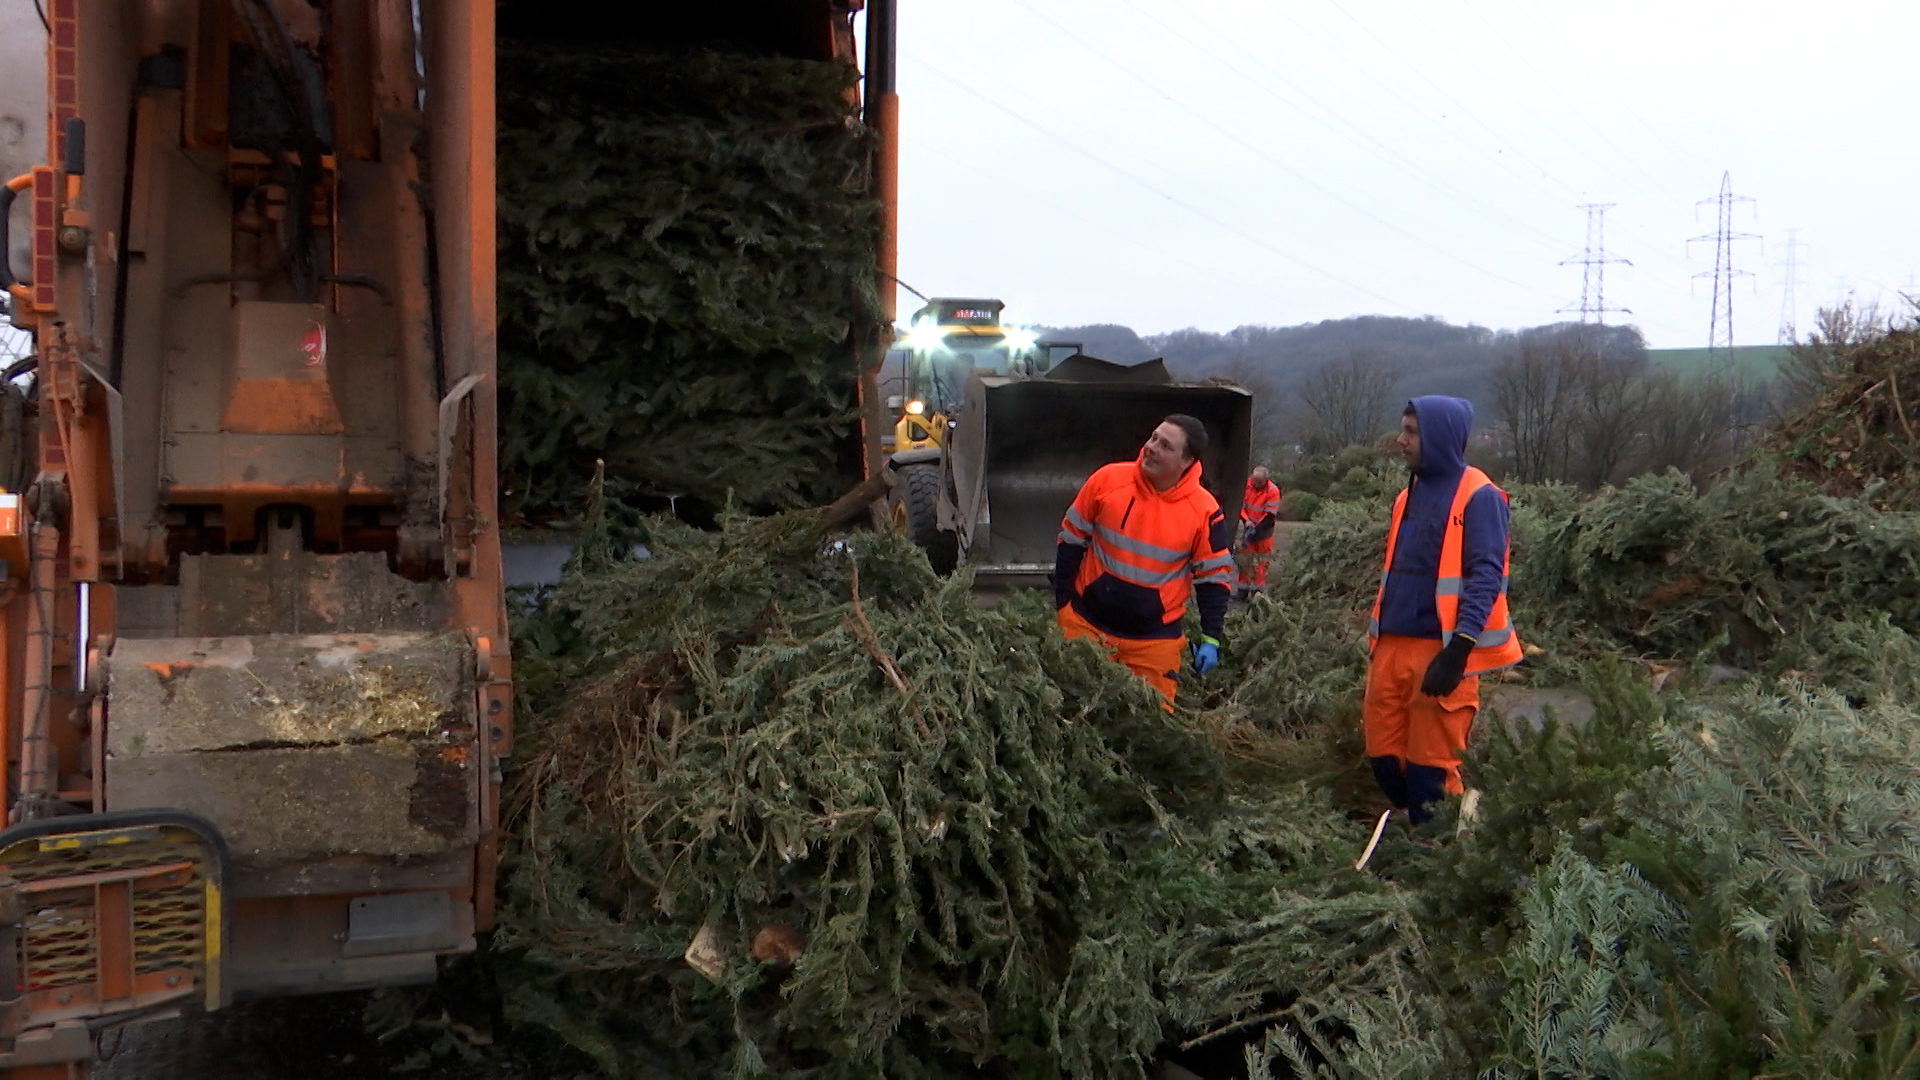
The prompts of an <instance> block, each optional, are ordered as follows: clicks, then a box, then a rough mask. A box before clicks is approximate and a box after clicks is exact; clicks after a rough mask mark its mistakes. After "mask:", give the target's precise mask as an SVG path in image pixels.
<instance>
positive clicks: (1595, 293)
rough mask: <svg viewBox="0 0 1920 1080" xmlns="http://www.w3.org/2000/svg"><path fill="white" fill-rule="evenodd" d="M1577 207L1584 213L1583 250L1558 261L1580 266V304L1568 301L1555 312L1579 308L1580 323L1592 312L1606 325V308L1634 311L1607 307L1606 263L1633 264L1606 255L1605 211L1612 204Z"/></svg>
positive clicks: (1621, 312)
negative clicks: (1584, 244)
mask: <svg viewBox="0 0 1920 1080" xmlns="http://www.w3.org/2000/svg"><path fill="white" fill-rule="evenodd" d="M1580 209H1582V210H1585V211H1586V212H1587V246H1586V249H1585V250H1584V251H1582V252H1581V253H1580V254H1579V255H1576V256H1574V257H1573V258H1571V259H1562V260H1560V265H1561V266H1579V267H1581V272H1580V304H1579V306H1578V307H1575V306H1574V305H1571V304H1569V305H1568V306H1566V307H1563V308H1561V309H1560V310H1559V311H1557V312H1555V313H1554V314H1556V315H1560V314H1565V313H1567V312H1570V311H1578V312H1579V313H1580V321H1581V322H1586V321H1587V316H1589V315H1591V316H1593V321H1594V322H1596V323H1598V324H1600V325H1601V326H1605V325H1606V323H1607V312H1609V311H1617V312H1619V313H1620V314H1622V315H1631V314H1633V309H1632V308H1624V307H1608V306H1607V264H1608V263H1623V264H1625V265H1627V266H1632V265H1633V263H1632V262H1630V261H1628V260H1626V259H1622V258H1619V257H1617V256H1616V257H1613V258H1609V257H1608V256H1607V211H1608V210H1611V209H1613V204H1612V203H1583V204H1581V206H1580Z"/></svg>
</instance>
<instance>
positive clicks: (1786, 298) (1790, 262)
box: [1774, 229, 1806, 345]
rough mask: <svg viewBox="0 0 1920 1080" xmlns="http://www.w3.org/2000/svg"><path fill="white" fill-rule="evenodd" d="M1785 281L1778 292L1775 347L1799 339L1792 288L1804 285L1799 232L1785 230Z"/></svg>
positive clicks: (1796, 307)
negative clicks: (1778, 306)
mask: <svg viewBox="0 0 1920 1080" xmlns="http://www.w3.org/2000/svg"><path fill="white" fill-rule="evenodd" d="M1786 271H1787V273H1786V279H1785V280H1784V281H1783V282H1781V292H1780V332H1779V333H1778V334H1777V335H1775V337H1774V343H1775V344H1777V345H1791V344H1793V343H1794V342H1795V341H1798V340H1799V338H1800V334H1799V328H1798V327H1796V326H1795V325H1794V321H1795V318H1794V317H1795V315H1796V314H1797V313H1798V310H1799V308H1798V305H1797V304H1795V303H1794V298H1793V287H1794V286H1795V285H1804V284H1806V282H1803V281H1801V280H1800V230H1799V229H1788V230H1787V262H1786Z"/></svg>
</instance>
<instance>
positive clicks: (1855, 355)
mask: <svg viewBox="0 0 1920 1080" xmlns="http://www.w3.org/2000/svg"><path fill="white" fill-rule="evenodd" d="M1795 348H1796V349H1797V350H1799V351H1800V352H1801V353H1802V354H1803V360H1804V361H1805V362H1804V363H1803V365H1802V366H1803V367H1806V368H1808V369H1810V371H1809V376H1808V381H1811V382H1813V383H1814V384H1815V386H1814V389H1816V390H1817V398H1816V400H1815V403H1814V404H1813V406H1812V407H1811V408H1809V409H1807V410H1806V411H1805V412H1803V413H1802V414H1801V415H1799V416H1797V417H1795V418H1794V419H1793V420H1791V421H1790V422H1788V423H1786V424H1784V425H1782V426H1781V429H1780V430H1779V431H1777V432H1775V433H1774V435H1773V437H1772V438H1771V439H1769V440H1768V447H1769V449H1770V450H1771V451H1773V453H1775V454H1776V455H1778V456H1779V457H1780V458H1781V459H1782V461H1783V462H1784V464H1785V465H1786V467H1787V468H1788V469H1789V470H1790V471H1792V472H1793V473H1794V474H1795V475H1798V476H1802V477H1805V478H1808V479H1810V480H1813V481H1814V482H1816V483H1818V484H1820V485H1821V487H1822V488H1823V489H1824V490H1827V491H1830V492H1833V493H1835V494H1843V495H1862V496H1864V497H1866V498H1868V499H1870V500H1871V501H1872V502H1874V504H1875V505H1879V506H1889V505H1911V504H1912V503H1913V502H1914V501H1915V499H1916V498H1920V327H1901V328H1895V329H1893V330H1892V331H1891V332H1889V333H1887V334H1885V335H1870V336H1869V339H1868V340H1866V341H1862V342H1860V343H1858V344H1854V345H1851V346H1845V347H1835V346H1832V345H1828V344H1823V343H1820V342H1818V341H1815V342H1814V343H1812V344H1804V345H1799V346H1796V347H1795Z"/></svg>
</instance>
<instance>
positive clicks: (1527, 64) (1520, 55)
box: [1460, 0, 1680, 194]
mask: <svg viewBox="0 0 1920 1080" xmlns="http://www.w3.org/2000/svg"><path fill="white" fill-rule="evenodd" d="M1460 3H1461V5H1462V6H1464V7H1465V8H1466V9H1467V10H1468V11H1471V12H1473V15H1474V17H1475V18H1477V19H1479V20H1480V22H1481V23H1482V24H1483V25H1484V26H1486V28H1487V32H1488V33H1490V34H1492V35H1493V37H1494V39H1495V40H1497V41H1499V42H1500V43H1501V44H1502V45H1504V46H1506V47H1507V51H1508V52H1510V53H1512V54H1513V59H1514V60H1515V61H1517V62H1518V63H1519V64H1520V66H1521V67H1523V68H1525V69H1527V71H1529V72H1531V73H1532V74H1533V77H1534V78H1536V79H1538V80H1540V84H1541V85H1542V86H1545V87H1546V88H1547V89H1548V90H1550V91H1552V93H1553V95H1554V96H1555V97H1557V98H1559V99H1560V101H1561V102H1562V103H1563V104H1565V105H1566V107H1567V110H1568V111H1569V112H1571V113H1573V115H1575V116H1577V117H1579V118H1580V121H1581V122H1582V123H1584V124H1586V125H1587V127H1589V128H1591V129H1592V130H1593V133H1594V134H1595V135H1597V136H1599V138H1600V140H1601V141H1602V142H1604V143H1606V144H1607V146H1608V147H1610V148H1611V149H1612V150H1613V152H1614V153H1615V154H1616V155H1618V157H1619V158H1620V159H1622V160H1626V161H1631V162H1633V163H1634V168H1635V170H1636V171H1638V172H1639V173H1640V175H1641V176H1642V177H1643V178H1644V179H1645V180H1646V181H1647V182H1648V183H1650V184H1651V185H1652V187H1651V188H1650V189H1649V190H1653V191H1656V192H1659V193H1662V194H1664V191H1662V190H1661V188H1660V183H1659V181H1658V180H1655V179H1654V178H1653V176H1652V175H1651V174H1649V173H1647V172H1646V170H1645V169H1642V168H1640V165H1639V159H1638V158H1637V157H1635V156H1634V155H1632V154H1629V153H1628V152H1627V151H1625V150H1623V149H1621V147H1620V145H1619V144H1618V143H1616V142H1614V141H1613V139H1612V137H1611V136H1609V135H1608V134H1607V133H1606V131H1605V129H1603V128H1602V127H1601V126H1600V125H1599V124H1597V123H1595V122H1594V121H1593V118H1592V117H1590V116H1588V115H1587V114H1586V112H1585V111H1584V110H1582V109H1581V108H1580V106H1579V105H1577V104H1575V103H1574V101H1573V99H1572V98H1570V97H1568V96H1567V95H1566V94H1565V93H1564V92H1562V91H1561V89H1560V87H1559V85H1558V84H1557V83H1555V82H1554V81H1553V80H1552V79H1550V78H1548V77H1547V75H1546V74H1545V73H1544V72H1542V71H1541V70H1540V69H1539V68H1537V67H1535V66H1534V64H1533V61H1532V60H1531V59H1530V58H1529V57H1528V56H1527V53H1526V50H1524V49H1521V48H1520V47H1519V46H1517V45H1515V44H1514V43H1513V40H1512V39H1511V38H1509V37H1507V36H1506V34H1504V33H1502V32H1501V30H1500V27H1499V25H1498V24H1496V23H1495V22H1494V21H1493V20H1492V19H1489V18H1487V17H1486V15H1485V14H1483V13H1482V12H1481V11H1480V9H1479V8H1478V7H1475V6H1474V3H1473V0H1460ZM1534 13H1535V14H1536V15H1537V16H1539V18H1540V21H1541V22H1543V23H1546V24H1548V29H1549V31H1550V32H1551V33H1553V34H1554V36H1556V37H1558V38H1560V40H1561V43H1562V45H1564V46H1571V45H1572V42H1570V41H1568V40H1567V37H1566V34H1565V33H1563V32H1562V31H1560V30H1559V29H1558V28H1557V27H1555V26H1553V25H1552V24H1551V21H1550V19H1549V18H1548V16H1547V15H1546V13H1545V12H1543V11H1538V10H1536V11H1535V12H1534ZM1615 104H1617V105H1618V106H1619V107H1620V109H1621V111H1623V112H1625V113H1627V114H1628V115H1630V116H1632V117H1633V118H1634V119H1635V120H1639V121H1640V124H1641V126H1642V127H1645V128H1646V129H1647V131H1648V132H1649V133H1651V134H1652V135H1653V136H1654V139H1655V141H1657V142H1659V143H1660V145H1661V148H1662V149H1664V150H1666V151H1667V153H1668V154H1669V155H1670V156H1671V157H1672V158H1673V159H1674V161H1675V162H1679V161H1680V156H1679V154H1678V153H1677V152H1675V151H1674V149H1673V148H1672V147H1671V146H1670V145H1668V144H1667V142H1666V140H1665V139H1664V138H1662V137H1661V135H1660V133H1659V132H1658V131H1655V130H1654V128H1653V126H1652V125H1651V124H1648V123H1647V122H1646V121H1645V120H1641V119H1640V116H1639V114H1638V113H1635V112H1634V111H1633V109H1632V107H1630V106H1628V105H1627V103H1626V102H1625V101H1620V100H1616V102H1615ZM1596 160H1599V159H1598V158H1597V157H1596Z"/></svg>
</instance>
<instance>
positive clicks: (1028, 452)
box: [950, 357, 1253, 586]
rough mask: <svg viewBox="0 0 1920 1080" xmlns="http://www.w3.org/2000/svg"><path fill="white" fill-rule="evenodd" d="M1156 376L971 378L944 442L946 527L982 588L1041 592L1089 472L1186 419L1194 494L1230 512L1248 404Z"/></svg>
mask: <svg viewBox="0 0 1920 1080" xmlns="http://www.w3.org/2000/svg"><path fill="white" fill-rule="evenodd" d="M1166 379H1167V376H1166V374H1165V369H1164V368H1163V367H1161V366H1160V365H1158V364H1157V363H1153V364H1141V365H1135V366H1134V367H1131V368H1122V367H1119V366H1118V365H1112V364H1107V363H1106V362H1105V361H1100V360H1093V359H1092V358H1090V357H1073V358H1071V359H1069V360H1068V361H1065V362H1063V363H1062V364H1061V365H1060V366H1059V367H1058V368H1056V369H1055V371H1054V372H1053V374H1052V375H1050V376H1049V377H1048V378H1044V379H1008V378H999V377H979V378H975V379H973V380H972V381H971V382H970V383H969V384H968V387H967V405H966V409H965V410H964V412H962V414H961V417H960V421H959V427H958V428H957V429H956V430H955V431H954V437H953V442H952V444H951V445H952V449H951V451H950V460H951V462H952V470H953V497H954V502H955V505H954V507H953V508H952V509H953V511H954V514H955V517H956V520H955V521H954V522H953V524H954V526H955V527H956V531H957V532H958V533H959V534H960V538H961V545H962V556H963V558H964V560H965V561H966V562H967V564H968V565H970V566H972V567H973V568H974V573H975V580H976V581H977V582H979V583H980V584H983V585H990V586H991V585H1032V586H1038V585H1044V584H1046V581H1047V575H1048V573H1049V572H1051V571H1052V569H1053V557H1054V545H1055V543H1056V541H1057V540H1058V538H1059V535H1060V520H1061V518H1062V516H1064V515H1065V514H1066V511H1067V507H1068V506H1070V505H1072V503H1073V499H1074V496H1075V495H1076V494H1078V493H1079V490H1080V485H1081V484H1083V483H1085V482H1086V479H1087V477H1089V476H1091V475H1093V472H1094V470H1095V469H1098V468H1099V467H1100V466H1102V465H1105V464H1108V463H1109V462H1114V461H1127V460H1131V459H1132V458H1134V457H1136V456H1138V454H1139V452H1140V447H1141V444H1143V443H1145V442H1146V440H1147V436H1148V435H1149V434H1151V433H1152V431H1153V429H1154V427H1155V426H1156V425H1158V424H1159V423H1160V422H1161V421H1162V420H1164V419H1165V418H1166V417H1167V416H1168V415H1169V414H1172V413H1187V414H1189V415H1191V416H1194V417H1197V418H1199V420H1200V421H1201V422H1202V423H1204V424H1205V425H1206V427H1207V433H1208V435H1209V436H1210V440H1209V442H1210V446H1209V448H1208V451H1207V453H1206V454H1205V455H1204V456H1203V457H1202V458H1201V469H1202V473H1201V483H1202V484H1203V485H1205V486H1206V487H1207V489H1208V490H1210V491H1212V492H1213V495H1214V497H1215V498H1216V499H1218V500H1219V501H1220V507H1221V509H1222V510H1223V511H1224V512H1225V513H1226V515H1227V519H1228V520H1229V521H1233V520H1234V519H1235V518H1236V517H1237V516H1238V515H1239V512H1240V497H1241V493H1242V491H1243V490H1244V488H1245V485H1246V479H1247V470H1248V464H1247V462H1248V450H1249V442H1250V429H1251V427H1252V423H1253V397H1252V395H1251V394H1249V393H1248V392H1247V391H1246V390H1243V389H1241V388H1240V387H1237V386H1220V385H1205V386H1202V385H1194V384H1179V383H1173V382H1170V381H1162V380H1166Z"/></svg>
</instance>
